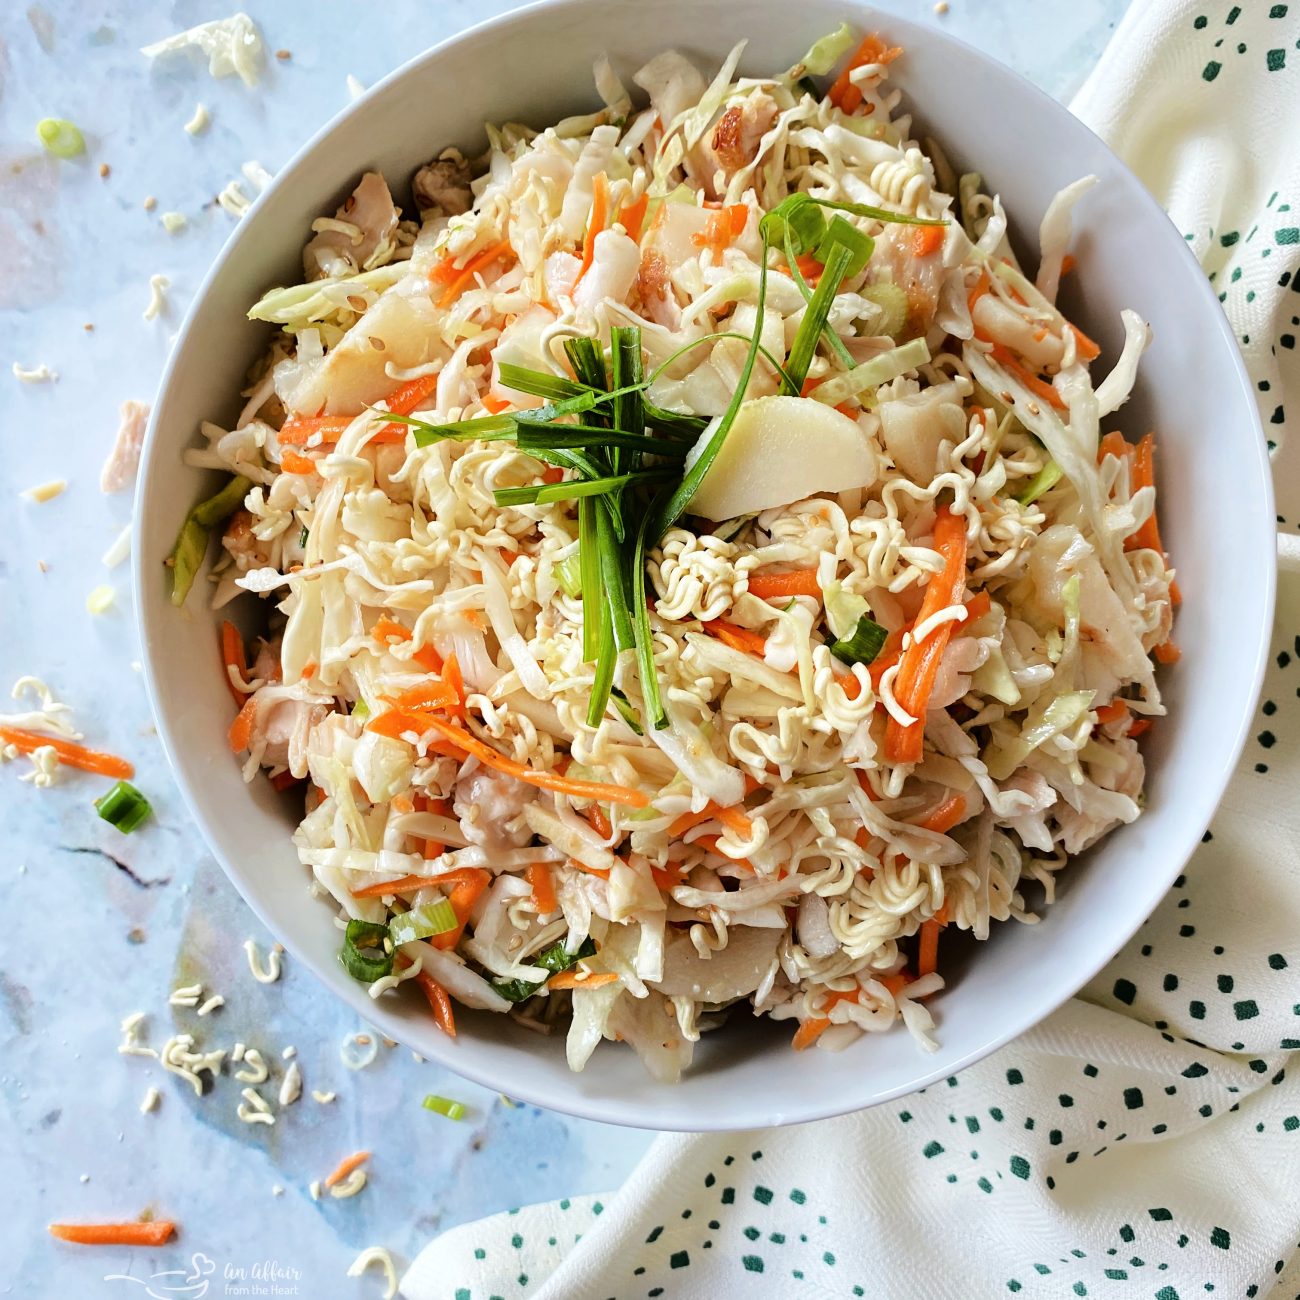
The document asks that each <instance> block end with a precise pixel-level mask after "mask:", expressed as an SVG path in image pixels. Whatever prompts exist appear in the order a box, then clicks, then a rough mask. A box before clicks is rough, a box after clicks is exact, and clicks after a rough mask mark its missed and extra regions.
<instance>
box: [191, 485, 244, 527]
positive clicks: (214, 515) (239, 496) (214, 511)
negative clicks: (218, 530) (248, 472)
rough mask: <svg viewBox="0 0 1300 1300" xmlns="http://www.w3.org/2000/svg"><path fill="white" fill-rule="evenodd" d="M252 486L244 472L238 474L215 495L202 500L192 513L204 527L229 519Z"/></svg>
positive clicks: (241, 503)
mask: <svg viewBox="0 0 1300 1300" xmlns="http://www.w3.org/2000/svg"><path fill="white" fill-rule="evenodd" d="M252 486H253V484H252V481H251V480H250V479H246V478H245V477H244V476H243V475H242V474H236V475H235V476H234V477H233V478H232V479H231V480H230V482H229V483H227V484H226V486H225V487H223V488H222V489H221V491H220V492H218V493H217V494H216V495H215V496H210V497H208V499H207V500H206V501H200V502H199V504H198V505H196V506H195V507H194V509H193V510H191V511H190V514H191V515H193V517H194V519H195V520H196V521H197V522H198V523H200V524H202V525H203V527H204V528H211V527H212V526H213V524H219V523H221V522H222V521H223V520H225V519H229V518H230V516H231V515H233V514H234V513H235V511H236V510H238V509H239V507H240V506H242V505H243V504H244V498H245V497H246V496H247V495H248V489H249V488H251V487H252Z"/></svg>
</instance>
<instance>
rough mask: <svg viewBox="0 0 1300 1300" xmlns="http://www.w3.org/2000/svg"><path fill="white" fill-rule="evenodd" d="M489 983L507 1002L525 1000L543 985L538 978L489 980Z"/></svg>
mask: <svg viewBox="0 0 1300 1300" xmlns="http://www.w3.org/2000/svg"><path fill="white" fill-rule="evenodd" d="M488 983H489V984H491V985H492V988H493V989H494V990H495V991H496V992H497V993H498V994H500V996H501V997H503V998H505V1000H506V1001H507V1002H524V1001H526V1000H527V999H528V998H531V997H532V996H533V994H534V993H536V992H537V990H538V989H540V988H542V987H543V984H542V983H541V982H539V981H536V980H488Z"/></svg>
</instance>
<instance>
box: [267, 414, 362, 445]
mask: <svg viewBox="0 0 1300 1300" xmlns="http://www.w3.org/2000/svg"><path fill="white" fill-rule="evenodd" d="M354 419H356V416H354V415H291V416H289V418H288V419H287V420H285V422H284V424H283V425H281V426H280V432H279V433H278V434H277V435H276V438H277V441H278V442H279V444H280V446H281V447H305V446H306V445H307V443H308V442H309V441H310V440H311V438H313V437H314V436H316V435H317V434H319V435H320V441H321V442H323V443H324V442H335V441H337V440H338V436H339V434H341V433H342V432H343V431H344V430H345V429H346V428H347V427H348V425H349V424H351V423H352V421H353V420H354Z"/></svg>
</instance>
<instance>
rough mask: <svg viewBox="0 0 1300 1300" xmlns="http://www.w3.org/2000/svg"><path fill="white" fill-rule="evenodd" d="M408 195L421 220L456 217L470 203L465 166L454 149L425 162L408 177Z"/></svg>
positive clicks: (470, 197) (466, 210) (471, 198)
mask: <svg viewBox="0 0 1300 1300" xmlns="http://www.w3.org/2000/svg"><path fill="white" fill-rule="evenodd" d="M411 193H412V194H413V195H414V196H415V206H416V207H417V208H419V210H420V217H421V219H426V218H428V217H431V216H433V217H458V216H460V214H461V213H462V212H468V211H469V209H470V204H471V203H473V201H474V195H473V192H472V191H471V190H470V187H469V163H467V162H466V161H465V159H464V158H462V157H461V155H460V153H459V152H458V151H457V150H455V149H448V150H447V151H446V153H444V154H443V155H442V156H441V157H440V158H435V159H434V160H433V161H432V162H427V163H425V164H424V166H423V167H421V168H420V170H419V171H418V172H416V173H415V175H414V176H413V177H412V178H411Z"/></svg>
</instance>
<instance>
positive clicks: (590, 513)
mask: <svg viewBox="0 0 1300 1300" xmlns="http://www.w3.org/2000/svg"><path fill="white" fill-rule="evenodd" d="M597 509H598V507H597V505H596V499H595V497H582V498H581V499H580V500H579V501H578V576H579V578H580V579H581V585H582V658H583V660H584V661H585V662H587V663H590V662H591V661H592V660H593V659H595V658H596V654H597V652H598V651H599V649H600V607H601V604H602V601H601V596H600V536H599V534H598V532H597V530H596V511H597Z"/></svg>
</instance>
